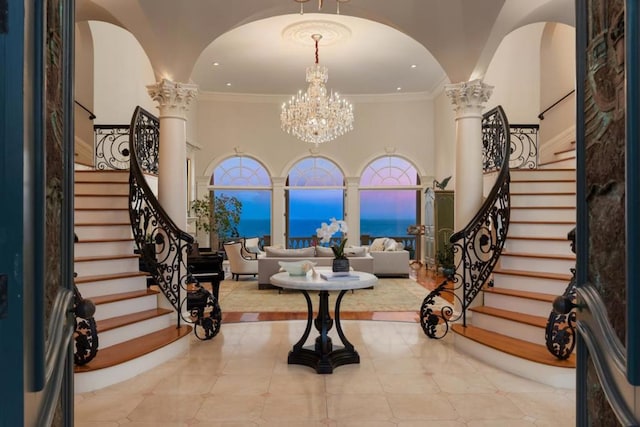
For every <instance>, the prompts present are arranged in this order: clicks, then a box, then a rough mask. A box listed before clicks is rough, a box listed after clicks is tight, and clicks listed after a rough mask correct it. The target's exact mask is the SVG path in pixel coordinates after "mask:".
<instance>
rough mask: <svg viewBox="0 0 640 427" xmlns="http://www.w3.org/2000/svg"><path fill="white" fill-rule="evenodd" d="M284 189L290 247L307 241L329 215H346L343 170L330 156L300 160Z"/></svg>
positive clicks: (339, 216)
mask: <svg viewBox="0 0 640 427" xmlns="http://www.w3.org/2000/svg"><path fill="white" fill-rule="evenodd" d="M285 190H286V192H285V194H286V198H287V204H286V210H287V211H286V212H287V229H286V234H287V246H288V247H297V246H299V245H300V246H302V245H304V244H306V243H308V241H309V239H311V237H312V236H315V235H316V229H317V228H319V227H320V225H321V224H322V223H323V222H327V223H328V222H329V219H330V218H336V219H343V218H344V191H345V183H344V174H343V173H342V171H341V170H340V169H339V168H338V166H337V165H336V164H335V163H333V162H332V161H331V160H328V159H325V158H322V157H308V158H305V159H302V160H300V161H299V162H298V163H296V164H295V165H293V167H292V168H291V170H290V171H289V175H288V176H287V183H286V187H285ZM335 237H340V235H339V233H338V234H336V235H335Z"/></svg>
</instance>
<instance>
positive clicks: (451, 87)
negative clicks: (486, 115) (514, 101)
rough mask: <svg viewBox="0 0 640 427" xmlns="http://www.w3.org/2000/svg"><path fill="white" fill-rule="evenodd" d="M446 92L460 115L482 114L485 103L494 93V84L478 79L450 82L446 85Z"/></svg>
mask: <svg viewBox="0 0 640 427" xmlns="http://www.w3.org/2000/svg"><path fill="white" fill-rule="evenodd" d="M445 93H446V94H447V96H448V97H449V98H451V103H452V104H453V106H454V107H453V109H454V110H455V112H456V113H457V115H458V117H460V116H465V115H469V114H471V115H480V114H482V109H483V108H484V103H485V102H487V101H488V100H489V98H490V97H491V94H492V93H493V86H490V85H488V84H485V83H483V82H482V80H480V79H476V80H472V81H470V82H462V83H454V84H448V85H446V86H445Z"/></svg>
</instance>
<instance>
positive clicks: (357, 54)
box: [76, 0, 574, 94]
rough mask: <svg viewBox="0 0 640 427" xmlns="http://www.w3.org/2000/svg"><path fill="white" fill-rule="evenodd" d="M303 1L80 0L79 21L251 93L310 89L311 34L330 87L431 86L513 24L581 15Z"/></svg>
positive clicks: (552, 3) (211, 83)
mask: <svg viewBox="0 0 640 427" xmlns="http://www.w3.org/2000/svg"><path fill="white" fill-rule="evenodd" d="M320 4H322V9H320V10H319V6H320ZM303 6H304V12H305V13H304V14H300V5H299V3H297V2H296V1H294V0H259V1H258V0H232V1H230V0H188V1H180V2H177V1H175V0H77V1H76V20H77V21H86V20H98V21H106V22H110V23H112V24H115V25H118V26H121V27H123V28H125V29H126V30H127V31H129V32H131V33H132V34H133V35H134V36H135V37H136V39H137V40H138V41H139V42H140V44H141V46H142V47H143V49H144V50H145V52H146V54H147V55H148V57H149V60H150V61H151V64H152V66H153V67H154V71H155V73H156V77H157V78H158V79H160V78H163V77H164V78H169V79H171V80H174V81H180V82H190V81H191V82H194V83H197V84H198V85H199V86H200V89H201V90H203V91H212V92H231V93H251V94H284V93H287V94H288V93H292V92H294V91H296V90H297V89H299V88H302V87H304V86H305V82H304V77H305V74H304V73H305V68H306V67H307V66H309V65H311V64H313V62H314V47H313V45H312V41H311V39H310V33H313V32H319V33H321V34H322V33H324V34H323V40H321V41H320V48H319V60H320V63H321V64H323V65H326V66H327V67H328V68H329V82H328V84H327V86H328V87H329V88H332V89H336V90H338V91H340V92H342V93H345V94H380V93H396V92H403V93H406V92H423V93H432V92H433V91H434V90H436V89H437V88H438V87H439V85H440V84H441V83H443V82H444V81H447V80H448V81H451V82H459V81H466V80H470V79H472V78H478V77H479V78H481V77H482V76H483V75H484V72H485V70H486V68H487V66H488V65H489V62H490V60H491V57H492V56H493V53H494V52H495V49H496V48H497V47H498V45H499V44H500V42H501V40H502V38H503V37H504V36H505V35H506V34H508V33H509V32H511V31H513V30H514V29H516V28H518V27H520V26H523V25H526V24H528V23H533V22H541V21H550V22H562V23H566V24H569V25H573V20H574V6H573V0H393V1H390V0H348V1H346V2H345V1H344V0H342V1H341V2H340V14H337V13H336V8H337V4H336V1H335V0H325V1H319V0H310V1H307V2H306V3H304V5H303ZM215 64H217V65H215Z"/></svg>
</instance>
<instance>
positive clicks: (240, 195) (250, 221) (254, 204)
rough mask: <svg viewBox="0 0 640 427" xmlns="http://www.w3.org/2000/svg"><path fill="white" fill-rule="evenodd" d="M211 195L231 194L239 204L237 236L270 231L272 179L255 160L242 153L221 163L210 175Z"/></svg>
mask: <svg viewBox="0 0 640 427" xmlns="http://www.w3.org/2000/svg"><path fill="white" fill-rule="evenodd" d="M211 186H212V193H213V196H220V195H225V196H233V197H235V198H237V199H238V200H239V201H240V202H241V203H242V213H241V214H240V223H239V224H238V235H239V236H243V237H262V236H264V235H270V234H271V189H272V185H271V178H270V177H269V173H268V172H267V170H266V169H265V167H264V166H262V164H260V163H259V162H258V161H256V160H254V159H252V158H250V157H244V156H235V157H230V158H228V159H226V160H223V161H222V162H220V164H219V165H218V166H217V167H216V168H215V169H214V171H213V176H212V177H211Z"/></svg>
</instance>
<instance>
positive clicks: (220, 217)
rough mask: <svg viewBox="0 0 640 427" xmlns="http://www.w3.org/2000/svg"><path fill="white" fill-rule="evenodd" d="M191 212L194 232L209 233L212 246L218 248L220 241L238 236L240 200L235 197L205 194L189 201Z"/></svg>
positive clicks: (240, 210) (240, 211)
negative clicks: (200, 197) (193, 217)
mask: <svg viewBox="0 0 640 427" xmlns="http://www.w3.org/2000/svg"><path fill="white" fill-rule="evenodd" d="M191 212H192V213H193V215H194V216H195V218H196V232H197V231H203V232H205V233H209V237H210V244H211V247H212V248H219V246H220V242H221V241H224V240H226V239H229V238H231V237H237V236H238V224H239V223H240V214H241V213H242V202H241V201H240V200H238V198H237V197H234V196H227V195H225V194H222V195H219V196H215V197H214V198H212V197H211V195H206V196H204V197H203V198H202V199H196V200H194V201H192V202H191Z"/></svg>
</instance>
